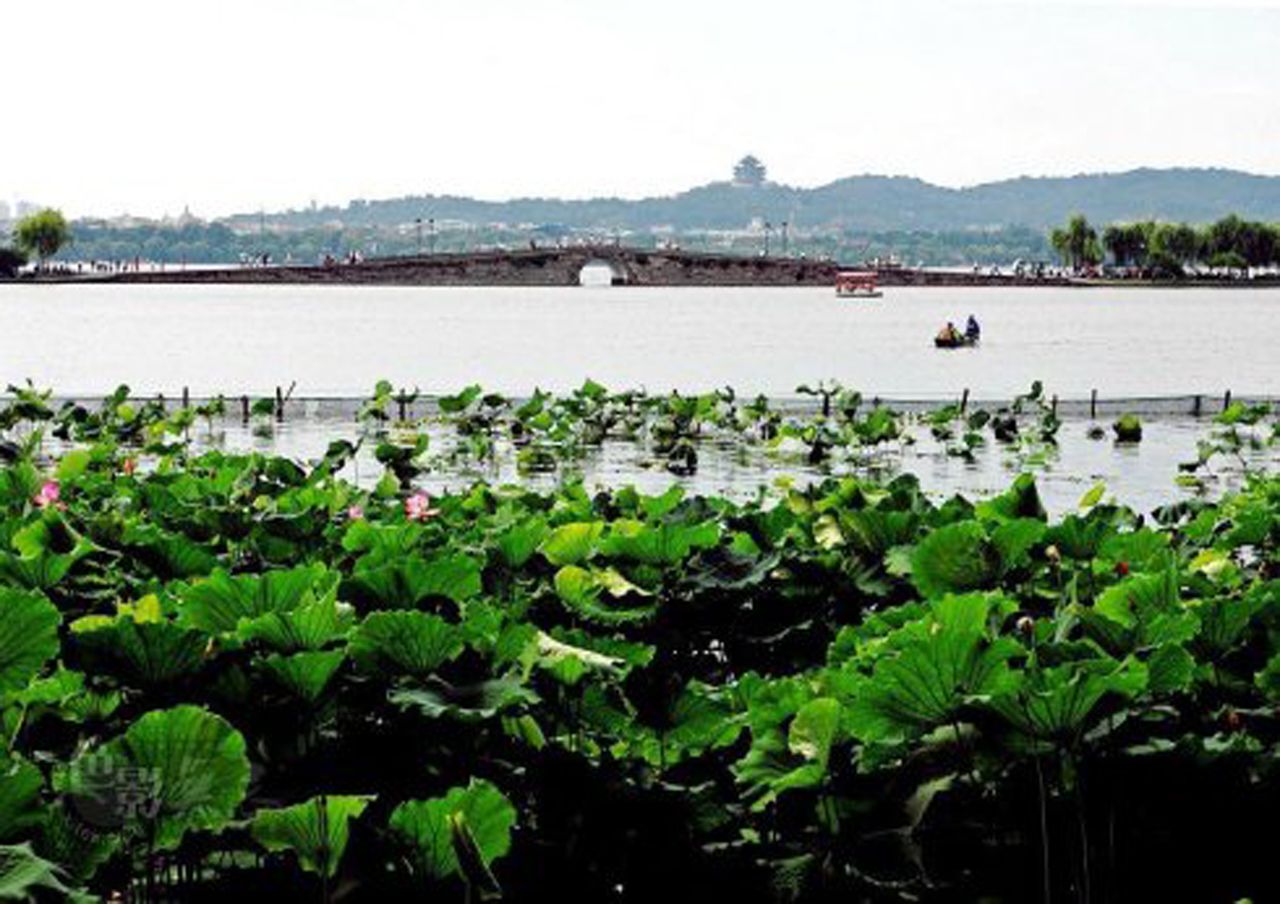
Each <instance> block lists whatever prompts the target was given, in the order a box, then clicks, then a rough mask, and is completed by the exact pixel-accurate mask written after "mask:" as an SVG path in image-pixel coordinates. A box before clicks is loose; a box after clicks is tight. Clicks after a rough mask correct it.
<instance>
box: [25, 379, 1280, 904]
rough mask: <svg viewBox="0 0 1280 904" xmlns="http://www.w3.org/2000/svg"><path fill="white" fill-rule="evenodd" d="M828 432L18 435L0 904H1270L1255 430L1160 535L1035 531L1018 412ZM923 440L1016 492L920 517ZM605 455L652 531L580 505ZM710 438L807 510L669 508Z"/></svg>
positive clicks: (840, 396) (1272, 617) (769, 412)
mask: <svg viewBox="0 0 1280 904" xmlns="http://www.w3.org/2000/svg"><path fill="white" fill-rule="evenodd" d="M813 392H814V397H815V399H816V400H817V402H816V408H815V410H814V411H813V412H811V413H809V414H808V415H805V416H803V417H791V416H788V415H784V414H782V413H779V412H777V411H774V410H773V409H771V408H770V407H769V405H768V404H767V403H766V402H764V401H763V400H751V401H746V402H743V401H739V400H735V399H734V398H733V397H732V395H731V394H729V393H716V394H711V395H707V396H700V397H695V398H693V399H685V398H680V397H662V398H660V399H657V400H654V399H649V398H647V397H644V396H642V395H641V394H635V393H631V394H628V393H623V394H615V393H608V392H606V391H605V390H604V389H603V388H602V387H596V386H595V385H594V384H587V385H585V386H584V387H583V388H582V389H581V390H579V391H578V392H576V393H573V394H571V395H566V396H562V397H557V398H551V397H547V396H542V395H541V394H537V395H535V396H534V397H533V398H532V399H528V400H525V401H523V402H521V403H519V404H516V403H513V402H511V401H510V400H506V399H503V398H501V397H498V396H487V395H485V394H484V393H483V392H482V391H480V390H479V389H472V390H467V391H465V392H463V393H460V394H459V395H457V396H451V397H447V398H446V399H441V400H440V402H439V405H438V413H437V414H436V415H434V416H433V418H432V422H431V423H424V422H418V423H412V424H397V423H396V417H395V412H396V407H397V404H398V403H397V400H396V397H395V394H394V393H393V392H392V390H391V388H390V387H388V386H385V385H384V386H379V387H378V389H377V391H376V392H375V393H374V395H373V396H372V397H371V399H370V400H369V402H368V404H367V405H366V406H365V408H364V410H363V412H362V417H361V419H360V424H361V427H360V430H359V431H358V433H357V435H356V436H355V437H354V438H351V439H338V440H335V441H334V442H332V443H329V444H327V445H326V446H325V448H324V449H323V451H322V452H321V453H320V454H317V455H315V456H311V457H309V458H306V459H295V458H290V457H286V456H282V455H279V454H276V453H275V452H273V451H260V450H254V449H234V448H209V447H208V446H209V443H208V442H207V441H205V440H202V439H201V437H202V436H204V437H211V436H212V435H214V434H216V432H217V422H218V420H219V419H220V418H221V417H223V416H224V414H225V407H226V406H225V405H222V406H221V409H222V410H219V405H218V404H217V403H205V404H202V405H201V406H198V407H194V408H189V409H181V410H178V411H174V410H172V409H169V410H166V409H165V408H163V407H162V406H160V405H158V404H155V403H151V402H146V401H139V400H134V401H131V400H129V399H128V396H127V392H126V391H123V390H122V391H121V392H120V393H117V394H116V395H115V396H112V397H110V398H108V399H107V400H106V401H105V402H104V403H102V404H100V405H97V406H82V405H66V406H54V405H50V404H49V402H48V397H47V396H46V395H44V394H42V393H38V392H35V391H33V390H30V389H25V390H18V391H16V394H15V396H14V398H13V399H12V400H11V401H9V402H8V403H7V404H6V405H5V406H4V407H3V408H0V434H2V435H0V613H3V617H2V618H0V719H2V720H3V730H4V735H3V737H4V745H5V746H4V754H3V756H4V771H3V777H2V778H0V895H3V896H4V897H7V898H12V899H18V900H23V899H26V900H44V899H48V900H65V899H68V898H71V899H82V900H95V899H98V898H116V899H127V900H135V901H202V900H208V901H213V900H218V901H221V900H225V899H226V898H227V897H228V896H231V895H237V894H239V895H252V896H264V895H271V894H275V895H282V896H287V899H288V900H308V899H309V900H315V901H320V902H327V901H339V900H345V901H365V900H368V901H382V900H400V899H405V898H410V897H424V896H425V897H428V898H429V899H431V900H441V901H448V900H459V901H461V900H476V899H494V898H497V897H499V896H501V897H504V898H506V899H510V900H517V901H535V900H545V899H546V898H547V897H549V896H552V895H554V896H555V897H558V898H562V899H567V900H583V901H652V900H654V899H655V898H657V897H658V896H660V895H661V896H666V897H672V896H674V897H675V898H676V899H677V900H684V899H690V898H693V897H694V896H701V895H716V896H719V897H722V898H724V899H726V900H737V901H762V902H763V901H801V900H803V901H825V900H830V901H835V900H840V901H847V900H851V899H852V900H866V901H886V902H890V901H892V902H898V901H902V902H905V901H950V900H975V899H985V900H992V901H1007V902H1014V901H1027V900H1041V901H1082V902H1087V901H1112V900H1122V899H1125V898H1130V899H1132V898H1135V897H1136V898H1139V899H1151V898H1156V897H1161V896H1176V897H1177V898H1178V899H1182V900H1236V899H1241V898H1245V897H1252V898H1254V899H1257V900H1266V899H1269V898H1270V897H1272V896H1274V894H1275V892H1276V891H1277V885H1278V884H1280V882H1278V881H1277V879H1276V878H1275V875H1274V870H1273V869H1272V868H1271V865H1270V859H1269V858H1270V856H1271V850H1270V848H1271V847H1272V845H1271V841H1270V837H1269V835H1268V834H1267V833H1265V832H1259V831H1258V828H1257V827H1258V826H1259V825H1260V824H1263V820H1264V818H1265V816H1266V815H1267V814H1268V813H1270V812H1271V811H1272V809H1273V808H1274V807H1275V805H1276V804H1277V803H1280V794H1278V793H1277V792H1278V790H1280V785H1278V784H1277V775H1276V772H1275V771H1274V770H1276V768H1277V752H1280V549H1278V542H1280V478H1277V477H1276V476H1275V474H1274V468H1273V467H1272V466H1273V464H1274V461H1275V446H1276V436H1277V427H1276V421H1275V416H1274V414H1273V413H1272V412H1270V411H1269V410H1268V409H1267V408H1266V407H1265V406H1253V405H1245V404H1240V403H1236V404H1234V405H1231V406H1229V407H1228V408H1227V409H1226V410H1225V411H1223V412H1222V413H1221V414H1220V415H1219V416H1218V417H1216V418H1215V419H1214V422H1213V423H1212V424H1205V425H1204V430H1203V431H1202V432H1203V435H1202V436H1201V438H1200V440H1199V442H1198V444H1197V445H1196V446H1195V448H1194V454H1193V455H1192V456H1191V457H1190V458H1189V459H1188V460H1186V461H1182V462H1180V463H1179V467H1178V469H1177V470H1178V471H1179V474H1180V483H1181V484H1182V485H1183V486H1184V488H1185V489H1184V492H1183V493H1182V495H1180V496H1178V497H1177V498H1171V501H1170V503H1169V504H1167V505H1164V506H1161V507H1159V508H1156V509H1154V510H1153V511H1146V512H1135V511H1134V510H1132V509H1130V508H1128V507H1126V506H1125V505H1122V504H1119V503H1118V502H1117V501H1115V499H1114V498H1113V497H1111V496H1110V495H1109V491H1108V489H1107V487H1106V486H1105V485H1103V484H1096V485H1094V484H1091V483H1087V484H1086V485H1085V486H1084V487H1083V491H1082V492H1081V493H1080V495H1079V497H1078V498H1077V499H1076V500H1075V501H1074V504H1072V505H1071V506H1070V507H1069V508H1070V511H1065V510H1064V507H1057V508H1056V510H1055V513H1054V514H1052V515H1051V514H1050V513H1049V512H1048V511H1046V506H1045V504H1044V501H1043V499H1042V498H1041V494H1040V492H1039V489H1038V486H1037V476H1036V473H1035V471H1036V469H1037V468H1040V467H1042V466H1043V464H1044V463H1045V462H1046V461H1052V459H1053V456H1054V451H1053V449H1054V446H1055V445H1056V434H1057V432H1058V430H1059V428H1060V426H1061V425H1060V423H1059V422H1058V419H1057V417H1056V414H1055V413H1054V412H1053V410H1052V408H1051V406H1050V405H1049V404H1048V403H1047V402H1046V401H1045V399H1044V397H1043V393H1042V392H1041V391H1040V390H1039V388H1038V387H1033V388H1032V390H1031V391H1030V392H1028V393H1027V395H1025V396H1024V397H1022V398H1021V399H1019V400H1017V401H1016V402H1015V403H1013V404H1012V405H1010V406H1008V407H1007V408H1003V409H998V410H993V411H985V412H984V411H965V412H962V411H960V410H959V408H958V407H956V406H942V407H939V408H937V409H935V410H933V411H929V412H924V413H921V414H918V415H914V416H911V417H908V416H904V415H901V414H899V413H896V412H894V411H893V410H891V409H889V408H886V407H884V406H878V407H877V406H871V405H866V404H863V403H862V400H861V399H859V398H858V397H857V396H856V394H855V393H851V392H848V391H846V390H843V389H841V388H839V387H827V386H824V387H818V388H816V389H815V390H813ZM254 409H255V411H256V414H254V415H252V416H251V420H254V419H256V421H257V422H258V423H257V427H256V429H257V432H258V433H259V434H265V433H266V432H267V431H268V430H273V429H276V425H275V424H274V410H273V408H272V407H271V403H270V402H267V403H261V404H257V405H255V406H254ZM1105 429H1107V430H1108V431H1110V433H1111V434H1112V437H1109V438H1108V439H1106V440H1103V442H1106V443H1110V442H1111V441H1112V439H1113V438H1120V439H1123V440H1125V441H1127V442H1130V443H1131V442H1133V441H1135V439H1136V435H1135V431H1141V430H1142V429H1143V425H1142V424H1141V423H1140V422H1130V421H1117V423H1116V424H1115V425H1114V428H1113V427H1111V426H1107V427H1106V428H1105ZM1147 429H1148V430H1149V429H1150V428H1149V426H1148V428H1147ZM913 434H918V435H919V436H920V439H919V440H918V441H920V442H924V441H926V439H925V437H927V441H928V442H931V443H934V444H935V447H936V449H937V450H938V452H937V454H940V455H942V456H945V457H946V458H948V459H954V460H956V461H960V462H964V461H967V460H971V459H980V458H981V457H982V456H1001V457H1002V459H1004V460H1008V461H1010V462H1012V463H1014V465H1015V466H1014V467H1011V469H1010V470H1011V471H1012V472H1013V473H1012V474H1011V476H1010V479H1009V481H1008V482H1007V484H1006V487H1005V488H1004V489H1003V491H1001V492H999V493H994V494H986V495H984V496H982V497H979V498H975V499H968V498H965V497H964V496H961V495H947V496H945V497H939V496H937V495H936V494H930V493H926V492H925V491H924V489H922V486H921V481H920V480H919V479H918V478H917V477H915V476H913V475H912V474H909V473H902V472H901V471H902V469H901V468H900V467H898V466H896V465H895V463H894V462H895V461H896V460H897V457H898V456H899V454H900V453H899V452H897V451H895V450H897V449H898V448H899V447H900V446H901V445H902V444H904V443H907V444H910V441H909V437H910V436H912V435H913ZM611 437H612V438H614V439H618V438H623V439H626V440H627V441H628V442H630V443H633V444H639V445H640V446H641V447H642V448H643V449H644V455H645V457H646V459H647V460H649V461H650V462H651V467H650V468H648V469H647V472H648V473H650V474H659V475H662V482H663V483H664V484H665V485H664V486H662V487H661V488H660V491H659V488H658V487H654V486H652V484H651V483H650V484H646V486H645V487H644V488H642V489H637V488H635V487H632V486H601V487H598V488H597V487H593V488H590V489H589V488H588V487H587V486H586V485H584V484H583V483H582V482H581V481H580V480H577V479H575V477H576V476H577V475H578V474H579V473H580V470H581V468H580V465H581V462H582V461H584V460H587V459H589V457H590V455H591V454H592V453H591V450H592V449H598V448H600V447H601V446H602V445H604V444H606V443H607V442H608V441H609V440H610V438H611ZM732 437H738V438H739V444H740V445H741V447H742V448H744V449H746V450H747V451H746V452H745V453H744V454H747V455H749V456H750V455H756V454H770V455H772V454H776V455H780V456H783V457H784V463H783V464H782V465H779V468H783V467H785V466H786V462H792V463H793V464H796V465H797V466H803V467H798V470H799V472H800V473H802V475H803V478H802V479H796V480H792V481H785V480H783V481H778V480H773V481H771V482H770V484H769V485H767V486H765V487H762V488H760V489H759V491H757V492H754V493H751V494H744V493H735V494H729V495H725V494H716V493H711V492H705V491H701V490H699V489H698V488H697V487H696V486H694V487H686V486H684V485H682V484H680V483H679V481H680V480H683V479H688V478H689V476H691V475H696V473H697V471H698V470H699V468H700V466H701V462H702V461H703V460H704V459H705V457H706V454H707V452H706V450H707V448H708V446H709V445H715V444H717V443H719V444H720V445H722V446H723V445H724V444H725V443H726V442H728V440H727V439H726V438H732ZM1147 438H1148V439H1149V434H1148V437H1147ZM1142 441H1146V439H1144V440H1142ZM213 442H216V440H213ZM779 450H780V451H779ZM724 454H728V455H733V454H737V453H735V452H733V451H732V449H730V450H729V451H727V452H725V453H724ZM787 456H795V458H789V457H787ZM508 459H509V464H499V465H498V471H497V473H498V474H499V475H503V480H495V479H491V477H492V475H493V474H494V473H495V472H494V471H493V468H494V467H495V461H498V460H503V461H506V460H508ZM504 469H506V470H504ZM442 474H444V475H447V480H445V483H447V485H448V486H449V490H448V491H447V492H443V491H438V490H437V491H435V492H428V489H429V488H431V487H437V486H441V485H444V484H441V483H433V481H440V480H442V478H441V475H442ZM508 474H510V475H512V477H511V479H510V480H508V479H506V477H505V475H508ZM1175 476H1177V475H1170V483H1171V493H1170V495H1171V497H1174V492H1173V490H1172V482H1173V479H1174V477H1175ZM486 478H489V479H486Z"/></svg>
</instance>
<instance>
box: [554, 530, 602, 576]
mask: <svg viewBox="0 0 1280 904" xmlns="http://www.w3.org/2000/svg"><path fill="white" fill-rule="evenodd" d="M602 533H604V523H603V522H600V521H574V522H571V523H569V524H562V525H560V526H559V527H557V528H556V529H554V530H553V531H551V533H549V534H547V536H546V538H545V539H544V540H543V541H542V545H541V546H540V547H539V549H540V550H541V552H542V555H543V557H544V558H546V560H547V561H548V562H550V563H551V564H552V565H555V566H561V565H577V564H579V563H580V562H584V561H586V560H587V559H589V558H591V556H592V555H594V554H595V551H596V543H597V542H598V541H599V539H600V535H601V534H602Z"/></svg>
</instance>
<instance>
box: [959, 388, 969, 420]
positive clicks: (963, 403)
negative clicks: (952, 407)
mask: <svg viewBox="0 0 1280 904" xmlns="http://www.w3.org/2000/svg"><path fill="white" fill-rule="evenodd" d="M968 410H969V387H968V386H966V387H965V388H964V392H963V393H961V394H960V413H961V414H964V413H965V412H966V411H968Z"/></svg>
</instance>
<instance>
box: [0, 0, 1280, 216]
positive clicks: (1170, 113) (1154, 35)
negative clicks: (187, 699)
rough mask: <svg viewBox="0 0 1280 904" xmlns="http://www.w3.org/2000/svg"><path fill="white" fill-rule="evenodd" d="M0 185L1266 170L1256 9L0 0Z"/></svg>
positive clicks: (606, 190) (107, 199)
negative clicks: (4, 93)
mask: <svg viewBox="0 0 1280 904" xmlns="http://www.w3.org/2000/svg"><path fill="white" fill-rule="evenodd" d="M5 7H6V8H5V11H4V18H5V20H6V31H5V33H4V34H2V35H0V66H3V70H4V72H5V74H6V76H7V78H6V79H5V81H6V84H7V85H8V86H9V94H8V99H9V101H10V105H9V107H8V109H7V111H6V114H5V120H4V123H3V125H2V126H0V199H5V200H13V199H15V198H17V197H23V198H31V199H35V200H39V201H41V202H44V203H47V204H53V205H58V206H61V207H62V208H63V209H65V210H67V211H68V212H70V213H73V214H76V215H81V214H88V213H94V214H113V213H119V212H123V211H129V212H132V213H138V214H160V213H163V212H166V211H167V212H170V213H176V212H178V211H180V210H181V209H182V207H183V205H184V204H190V205H191V207H192V209H193V210H194V211H195V212H196V213H199V214H203V215H213V214H225V213H230V212H233V211H248V210H257V209H259V208H260V207H266V208H267V209H273V208H279V207H284V206H303V205H305V204H307V203H309V202H310V201H311V200H312V199H316V200H317V201H319V202H320V203H322V204H323V203H328V202H345V201H346V200H348V199H350V198H353V197H366V198H374V197H386V196H393V195H400V194H409V193H426V192H436V193H444V192H450V193H463V194H472V195H477V196H480V197H487V198H504V197H510V196H515V195H559V196H567V197H585V196H592V195H601V194H611V195H622V196H629V197H635V196H641V195H647V194H667V193H671V192H674V191H679V190H681V189H683V188H687V187H689V186H691V185H694V184H699V183H702V182H706V181H709V180H712V179H717V178H724V177H725V176H726V175H727V174H728V172H729V169H730V167H731V165H732V163H733V161H734V160H735V159H737V158H738V157H739V156H741V155H742V154H743V153H746V152H748V151H750V152H753V153H755V154H757V155H758V156H759V157H761V158H762V159H763V160H764V161H765V163H766V164H767V165H768V166H769V171H770V175H771V177H772V178H774V179H776V180H778V181H781V182H787V183H791V184H797V185H815V184H819V183H822V182H825V181H829V180H831V179H834V178H838V177H841V176H846V175H852V174H855V173H861V172H875V173H901V174H909V175H917V176H920V177H922V178H925V179H929V180H931V181H935V182H939V183H942V184H947V185H963V184H972V183H975V182H981V181H987V180H991V179H998V178H1003V177H1006V176H1011V175H1020V174H1033V175H1039V174H1070V173H1075V172H1082V171H1096V170H1103V169H1121V168H1131V167H1135V166H1142V165H1152V166H1169V165H1197V166H1199V165H1215V166H1228V167H1237V168H1241V169H1246V170H1251V171H1254V172H1262V173H1280V0H1265V2H1264V0H1255V2H1198V3H1197V2H1167V0H1164V2H1162V0H1121V2H1108V3H1101V2H1098V3H1089V2H1084V0H1056V2H1055V0H1021V2H1016V0H1004V2H972V0H785V2H783V0H775V2H769V3H763V2H757V0H644V2H638V0H436V2H429V0H358V2H356V0H186V2H174V0H113V2H111V3H104V2H101V0H58V2H56V3H55V2H42V3H21V4H16V3H15V4H5Z"/></svg>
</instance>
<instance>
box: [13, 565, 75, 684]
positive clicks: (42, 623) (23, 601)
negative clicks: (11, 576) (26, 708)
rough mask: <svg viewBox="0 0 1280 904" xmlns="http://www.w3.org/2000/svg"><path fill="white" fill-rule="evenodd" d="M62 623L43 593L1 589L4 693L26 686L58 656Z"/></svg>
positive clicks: (56, 611) (60, 617)
mask: <svg viewBox="0 0 1280 904" xmlns="http://www.w3.org/2000/svg"><path fill="white" fill-rule="evenodd" d="M61 621H62V616H61V614H60V613H59V612H58V610H57V609H56V608H55V607H54V605H53V604H52V603H50V602H49V601H48V600H47V599H45V598H44V596H42V595H41V594H39V593H29V592H26V591H22V590H15V589H13V588H10V587H0V694H4V693H7V692H9V691H16V690H20V689H21V688H24V687H26V686H27V683H28V682H29V681H31V679H32V678H34V677H35V676H36V675H37V674H39V672H40V669H41V668H42V667H43V666H44V664H45V663H46V662H48V661H49V660H50V659H51V658H53V657H54V656H55V655H57V653H58V625H59V623H60V622H61Z"/></svg>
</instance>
